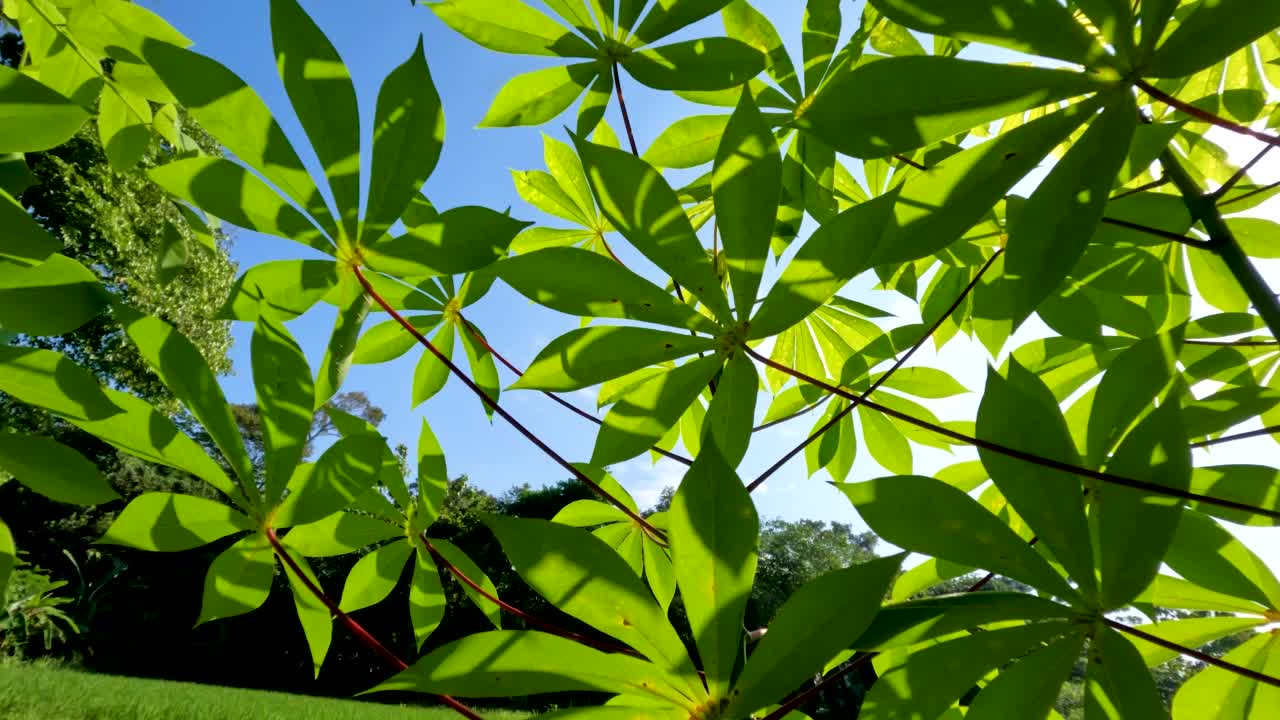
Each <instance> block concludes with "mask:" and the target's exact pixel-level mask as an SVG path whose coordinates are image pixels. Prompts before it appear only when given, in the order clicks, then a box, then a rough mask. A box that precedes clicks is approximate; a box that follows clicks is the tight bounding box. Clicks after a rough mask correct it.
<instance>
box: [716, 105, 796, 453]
mask: <svg viewBox="0 0 1280 720" xmlns="http://www.w3.org/2000/svg"><path fill="white" fill-rule="evenodd" d="M781 182H782V159H781V157H780V156H779V155H778V143H777V142H776V141H775V140H774V137H773V133H772V132H770V130H769V126H768V124H766V123H765V121H764V117H763V116H761V115H760V111H759V110H758V109H757V108H756V106H755V103H754V102H752V100H751V94H750V93H748V92H746V91H743V93H742V97H741V99H740V100H739V102H738V107H737V108H736V109H735V110H734V111H733V115H732V116H731V117H730V118H729V124H728V126H727V127H725V128H724V137H723V139H722V140H721V141H720V147H719V149H718V150H717V151H716V164H715V169H714V171H713V172H712V175H711V188H712V193H713V196H714V199H715V210H716V221H717V223H718V224H719V228H720V238H721V240H722V242H723V243H724V258H725V265H726V266H727V267H728V271H729V279H730V285H731V286H732V287H733V302H734V305H735V307H736V308H737V311H738V319H739V320H743V321H745V320H746V319H747V318H748V317H750V315H751V310H752V308H753V307H755V301H756V294H757V292H758V291H759V289H760V276H761V274H762V273H763V272H764V264H765V259H766V258H767V257H768V255H769V240H770V237H771V236H772V232H773V219H774V216H775V215H776V214H777V210H778V187H779V185H780V184H781ZM730 464H735V463H730Z"/></svg>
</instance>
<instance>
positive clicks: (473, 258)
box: [364, 205, 531, 278]
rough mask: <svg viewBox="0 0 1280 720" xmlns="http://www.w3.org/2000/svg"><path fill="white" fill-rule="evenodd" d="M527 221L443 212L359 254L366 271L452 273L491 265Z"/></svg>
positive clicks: (481, 210)
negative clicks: (363, 259)
mask: <svg viewBox="0 0 1280 720" xmlns="http://www.w3.org/2000/svg"><path fill="white" fill-rule="evenodd" d="M530 224H531V223H527V222H523V221H521V220H516V219H515V218H512V217H511V216H509V215H506V214H504V213H500V212H497V211H495V210H490V209H489V208H485V207H479V206H476V205H465V206H463V207H456V208H453V209H451V210H446V211H445V212H443V213H440V214H439V215H437V216H436V217H435V218H433V219H432V220H431V221H430V222H427V223H423V224H421V225H418V226H416V227H413V228H411V229H410V230H409V231H408V232H407V233H405V234H403V235H398V236H395V237H392V236H391V235H383V236H382V237H381V238H380V239H378V240H374V241H373V242H372V243H371V244H370V245H369V246H368V247H367V248H366V249H365V251H364V255H365V261H366V263H367V264H368V266H369V267H370V268H373V269H374V270H377V271H379V272H384V273H387V274H388V275H392V276H394V277H399V278H422V277H428V276H436V275H458V274H462V273H469V272H472V271H475V270H479V269H481V268H483V267H486V266H488V265H491V264H493V262H495V261H496V260H498V259H499V258H501V257H503V256H504V255H506V254H507V248H508V247H510V246H511V241H512V240H514V239H515V237H516V235H517V234H518V233H519V232H520V231H521V230H523V229H524V228H526V227H528V226H529V225H530Z"/></svg>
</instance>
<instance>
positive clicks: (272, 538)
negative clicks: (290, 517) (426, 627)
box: [266, 528, 484, 720]
mask: <svg viewBox="0 0 1280 720" xmlns="http://www.w3.org/2000/svg"><path fill="white" fill-rule="evenodd" d="M266 536H267V542H269V543H271V547H272V549H274V550H275V552H276V556H277V557H279V558H280V560H281V562H283V563H284V564H285V565H286V566H287V567H288V568H289V570H291V571H292V572H293V574H294V575H296V576H297V578H298V580H299V581H301V582H302V585H303V586H304V587H306V588H307V591H308V592H310V593H311V594H312V595H315V596H316V599H317V600H319V601H320V602H321V603H324V606H325V607H326V608H328V609H329V612H330V613H331V614H332V615H333V616H334V617H336V618H338V620H339V621H341V622H342V624H343V625H345V626H346V627H347V630H349V631H350V632H351V634H352V635H355V636H356V639H357V640H359V641H360V642H361V644H363V645H364V646H365V647H367V648H369V649H370V650H372V651H374V652H375V653H377V654H378V657H381V658H382V659H383V661H384V662H386V664H387V665H389V666H391V668H392V669H393V670H395V671H396V672H403V671H405V670H408V669H409V665H408V663H406V662H405V661H404V660H401V659H400V656H398V655H396V654H395V653H393V652H391V650H390V649H388V648H387V646H386V645H383V644H382V643H381V642H379V641H378V639H377V638H376V637H374V636H373V635H372V634H370V633H369V631H368V630H365V629H364V626H363V625H361V624H360V623H358V622H356V621H355V619H354V618H352V617H351V616H350V615H348V614H347V613H346V612H344V611H343V610H342V608H340V607H338V603H336V602H334V601H333V598H331V597H329V596H328V595H327V594H325V591H324V590H323V589H321V588H320V587H319V586H317V585H316V584H315V583H314V582H312V581H311V578H309V577H307V574H306V573H305V572H303V571H302V568H301V567H299V565H298V562H297V561H296V560H294V559H293V556H292V555H290V554H289V552H288V551H287V550H285V548H284V545H283V544H282V543H281V542H280V538H279V537H277V536H276V531H275V528H267V529H266ZM436 697H438V698H440V701H441V702H443V703H444V704H445V705H448V706H449V707H450V708H452V709H453V710H455V711H456V712H457V713H458V714H459V715H462V716H463V717H465V718H468V720H484V718H483V717H481V716H480V715H477V714H476V712H475V711H474V710H472V709H471V708H469V707H467V706H466V705H463V704H462V703H460V702H458V701H457V700H455V699H454V698H452V697H449V696H448V695H437V696H436Z"/></svg>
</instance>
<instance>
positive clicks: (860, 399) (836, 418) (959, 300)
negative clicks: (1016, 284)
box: [747, 250, 1003, 492]
mask: <svg viewBox="0 0 1280 720" xmlns="http://www.w3.org/2000/svg"><path fill="white" fill-rule="evenodd" d="M1001 252H1003V250H996V252H995V253H993V254H992V255H991V257H989V258H987V261H986V263H984V264H983V265H982V268H981V269H979V270H978V274H976V275H974V276H973V279H972V280H970V281H969V284H968V285H966V286H965V288H964V290H962V291H960V294H959V295H958V296H956V299H955V302H953V303H951V307H949V308H947V310H946V312H944V313H942V315H941V316H939V317H938V319H937V320H935V321H934V322H933V325H930V326H929V329H928V330H926V331H925V333H924V334H923V335H921V336H920V339H919V340H917V341H916V343H915V344H914V345H912V346H911V347H910V348H908V349H907V351H906V352H905V353H903V354H902V357H900V358H898V359H897V360H896V361H895V362H894V363H893V367H891V368H889V370H888V371H886V372H885V373H884V374H883V375H881V376H880V377H879V378H878V379H877V380H876V381H875V382H874V383H872V384H871V387H869V388H867V389H866V391H864V392H863V393H862V394H861V395H859V396H857V397H853V398H852V399H851V401H850V403H849V405H848V407H846V408H844V409H842V410H841V411H840V412H838V413H836V414H835V415H832V416H831V419H830V420H828V421H827V422H825V423H823V425H822V427H820V428H818V429H817V430H814V431H813V434H811V435H809V437H807V438H805V439H804V441H803V442H801V443H800V444H799V445H797V446H795V447H794V448H792V449H791V450H790V451H789V452H788V453H787V454H786V455H783V456H782V457H781V458H779V459H778V461H777V462H775V463H774V464H773V465H771V466H769V469H768V470H765V471H764V472H763V473H761V474H760V477H757V478H756V479H755V480H752V481H751V484H750V485H748V486H747V492H751V491H753V490H755V489H756V488H757V487H759V486H760V484H761V483H763V482H764V481H765V480H768V479H769V477H770V476H771V475H773V474H774V473H775V472H777V471H778V470H779V469H780V468H781V467H782V466H783V465H785V464H786V463H787V461H788V460H790V459H791V458H793V457H795V456H796V455H798V454H799V453H800V451H802V450H804V449H805V448H806V447H808V446H809V444H810V443H812V442H813V441H814V440H817V439H818V438H819V437H821V436H822V434H823V433H825V432H826V431H827V430H830V429H831V428H832V427H835V424H836V423H838V422H840V420H842V419H843V418H844V416H846V415H848V414H849V413H850V412H852V411H853V409H854V408H855V407H857V406H858V405H859V404H861V403H865V402H866V400H867V397H868V396H870V395H871V393H873V392H875V391H876V390H878V389H879V388H880V386H881V385H884V384H885V382H886V381H888V380H889V378H890V377H891V376H892V375H893V374H894V373H895V372H897V371H898V369H899V368H901V367H902V366H903V365H904V364H906V362H907V361H908V360H910V359H911V356H912V355H914V354H915V353H916V351H917V350H919V349H920V348H921V347H923V346H924V344H925V343H927V342H928V341H929V338H931V337H933V334H934V333H935V332H937V331H938V328H940V327H942V324H943V323H945V322H946V321H947V318H949V317H951V315H952V314H953V313H955V311H956V309H957V308H959V307H960V305H961V304H963V303H964V299H965V298H966V297H968V296H969V293H970V292H973V289H974V288H975V287H977V286H978V283H979V282H980V281H981V280H982V276H983V274H985V273H986V272H987V270H988V269H989V268H990V267H991V265H992V264H993V263H995V261H996V258H997V257H1000V253H1001ZM747 352H748V353H749V354H751V355H752V356H754V357H756V358H759V357H760V356H759V355H756V354H755V352H754V351H752V350H751V349H750V348H747ZM770 362H772V361H770ZM784 372H785V371H784ZM802 412H803V411H802ZM783 419H784V420H785V419H787V418H783ZM778 422H782V421H781V420H779V421H778Z"/></svg>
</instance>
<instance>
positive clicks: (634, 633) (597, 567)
mask: <svg viewBox="0 0 1280 720" xmlns="http://www.w3.org/2000/svg"><path fill="white" fill-rule="evenodd" d="M483 520H484V523H485V525H487V526H488V527H489V529H490V530H492V531H493V534H494V535H495V536H496V537H497V538H498V542H499V543H501V544H502V550H503V552H504V553H506V556H507V559H508V560H509V561H510V562H511V564H512V565H513V566H514V567H515V569H516V572H517V573H519V574H520V577H521V579H523V580H524V581H525V582H527V583H528V584H529V586H530V587H532V588H533V589H534V590H536V591H537V592H538V594H539V595H541V596H542V597H544V598H546V599H547V601H548V602H550V603H551V604H552V605H554V606H556V607H557V608H559V609H560V610H562V611H564V612H565V613H568V614H569V615H571V616H573V617H575V618H577V619H578V620H581V621H582V622H584V623H586V624H588V625H590V626H591V627H593V628H595V629H596V630H599V631H600V632H602V633H604V634H606V635H609V636H610V637H614V638H616V639H618V640H620V641H622V642H623V643H626V644H627V645H629V646H631V647H633V648H635V649H636V650H638V651H639V652H640V653H641V654H643V655H644V656H646V657H648V658H649V659H650V660H652V661H653V662H654V663H655V664H657V665H658V666H659V667H661V668H662V669H663V670H665V671H667V672H669V673H671V674H672V676H673V677H677V678H680V680H681V682H682V685H683V688H682V690H683V691H684V692H685V693H686V694H688V695H689V696H690V697H693V696H695V688H700V687H701V682H699V680H698V675H697V671H696V669H695V668H694V667H693V663H692V661H691V660H690V659H689V655H688V653H687V652H685V648H684V644H683V643H681V642H680V637H679V636H678V635H676V632H675V630H674V629H673V628H672V627H671V624H670V623H669V622H668V621H667V618H666V615H665V614H664V613H663V612H662V610H661V608H659V607H658V604H657V603H656V602H654V600H653V596H652V595H651V594H650V593H649V589H648V588H646V587H645V586H644V584H643V583H642V582H640V578H639V576H638V575H637V574H636V573H635V572H633V571H632V569H631V568H630V567H628V566H627V563H626V562H624V561H623V560H622V558H620V557H619V556H618V553H616V552H614V551H613V550H612V549H611V548H610V547H609V546H608V545H606V544H605V543H604V542H601V541H599V540H597V539H595V538H591V537H589V533H587V532H585V531H583V530H580V529H578V528H574V527H569V526H567V525H560V524H557V523H553V522H547V521H545V520H532V519H521V518H512V517H505V516H502V515H496V514H486V515H484V516H483Z"/></svg>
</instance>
